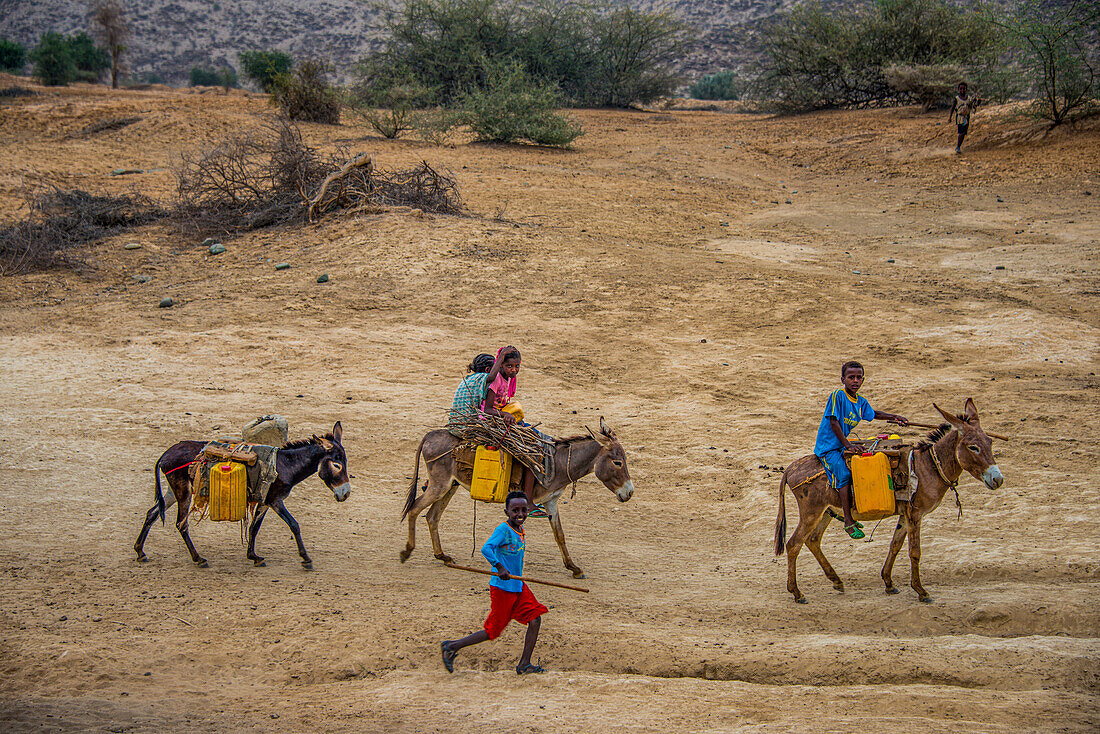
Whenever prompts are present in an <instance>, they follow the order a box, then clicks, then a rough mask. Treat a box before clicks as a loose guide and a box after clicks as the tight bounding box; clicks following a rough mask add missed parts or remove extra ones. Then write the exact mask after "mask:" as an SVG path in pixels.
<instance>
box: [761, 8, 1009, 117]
mask: <svg viewBox="0 0 1100 734" xmlns="http://www.w3.org/2000/svg"><path fill="white" fill-rule="evenodd" d="M760 50H761V52H762V62H761V73H760V75H759V76H758V78H757V79H756V81H755V83H754V85H753V95H754V96H756V97H757V98H759V99H763V100H769V101H770V102H771V104H773V105H774V106H775V107H776V108H777V109H779V110H783V111H789V112H800V111H807V110H813V109H824V108H830V107H868V106H874V105H886V104H904V103H908V102H910V101H912V100H913V97H912V95H911V94H910V93H908V92H902V91H899V90H898V89H896V88H895V87H893V86H891V84H890V83H889V82H888V80H887V79H886V74H885V69H886V68H887V67H890V66H909V67H915V66H924V67H931V66H945V65H958V66H960V67H965V66H968V65H970V64H975V63H980V62H986V61H988V60H989V59H990V58H992V57H994V56H995V55H996V53H997V50H998V46H997V39H996V34H995V31H994V29H993V27H992V26H991V24H990V23H989V22H988V20H987V19H986V18H985V17H984V16H983V15H982V14H979V13H976V12H972V11H967V10H964V9H960V8H957V7H955V6H953V5H950V4H948V3H947V2H946V0H876V2H874V3H870V2H866V1H864V2H861V3H859V4H857V5H855V6H854V7H852V8H850V9H848V10H827V9H826V8H825V7H824V6H822V5H821V4H820V3H818V2H809V3H805V4H802V5H798V6H795V7H794V8H793V9H791V10H790V11H789V12H787V13H782V14H780V15H778V16H776V18H775V19H774V20H773V21H771V22H770V23H768V24H767V25H766V26H765V27H764V29H763V31H762V33H761V41H760Z"/></svg>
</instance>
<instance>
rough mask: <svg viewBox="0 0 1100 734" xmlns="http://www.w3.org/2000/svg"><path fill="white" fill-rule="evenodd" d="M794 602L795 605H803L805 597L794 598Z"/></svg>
mask: <svg viewBox="0 0 1100 734" xmlns="http://www.w3.org/2000/svg"><path fill="white" fill-rule="evenodd" d="M794 601H795V604H805V603H806V597H804V596H796V597H795V598H794Z"/></svg>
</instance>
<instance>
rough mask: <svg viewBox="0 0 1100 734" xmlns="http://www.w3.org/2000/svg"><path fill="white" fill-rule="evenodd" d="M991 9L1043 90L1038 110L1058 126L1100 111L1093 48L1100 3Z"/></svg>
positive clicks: (1072, 0) (1068, 1)
mask: <svg viewBox="0 0 1100 734" xmlns="http://www.w3.org/2000/svg"><path fill="white" fill-rule="evenodd" d="M987 13H988V18H989V20H990V22H991V23H992V24H993V25H995V26H996V27H997V28H999V29H1001V30H1002V31H1004V32H1006V33H1007V34H1008V35H1009V37H1010V38H1011V39H1012V40H1013V41H1014V42H1015V45H1016V47H1017V48H1018V49H1019V50H1020V52H1021V55H1022V59H1023V65H1024V68H1025V70H1026V71H1027V73H1028V76H1029V81H1030V83H1031V85H1032V87H1033V89H1034V91H1036V92H1037V93H1038V99H1037V100H1036V103H1035V111H1036V113H1037V114H1038V115H1039V116H1040V117H1042V118H1044V119H1046V120H1049V121H1050V123H1051V125H1052V126H1054V125H1060V124H1062V123H1063V122H1067V121H1070V120H1072V119H1074V118H1075V117H1079V116H1083V115H1087V114H1094V113H1096V112H1097V111H1100V110H1098V105H1097V102H1098V98H1100V85H1098V83H1097V78H1096V71H1097V70H1096V63H1097V62H1096V51H1095V48H1094V47H1091V46H1090V42H1092V41H1094V40H1095V38H1096V36H1097V35H1098V34H1100V5H1097V4H1096V3H1095V2H1093V1H1092V0H1063V1H1062V2H1052V1H1051V0H1031V1H1030V2H1020V3H1018V4H1017V5H1016V6H1015V8H1013V9H1011V10H1009V11H1007V12H1001V11H998V10H996V9H993V10H987Z"/></svg>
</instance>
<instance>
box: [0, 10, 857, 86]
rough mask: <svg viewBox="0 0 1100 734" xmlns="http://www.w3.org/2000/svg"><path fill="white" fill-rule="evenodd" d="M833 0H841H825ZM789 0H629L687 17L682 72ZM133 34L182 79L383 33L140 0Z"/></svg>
mask: <svg viewBox="0 0 1100 734" xmlns="http://www.w3.org/2000/svg"><path fill="white" fill-rule="evenodd" d="M834 1H836V2H837V4H842V2H843V0H834ZM795 2H796V0H727V1H726V2H722V1H720V0H703V1H702V2H692V1H690V0H674V1H673V2H651V1H646V0H632V1H630V2H629V3H628V4H631V5H634V6H636V7H641V8H654V7H665V8H670V9H672V10H674V11H675V12H676V13H677V14H678V15H679V16H680V17H681V18H682V19H683V20H684V21H686V22H687V23H688V24H690V25H691V26H692V27H693V29H694V33H695V38H696V40H697V44H696V45H695V47H694V48H693V50H692V51H691V53H690V54H689V55H688V57H687V58H685V59H684V61H683V63H682V65H681V68H682V70H683V71H684V73H685V76H687V77H688V78H694V77H698V76H699V75H701V74H705V73H712V72H715V71H720V70H721V69H725V68H729V67H731V66H739V65H741V64H743V63H745V62H746V61H747V60H749V54H750V53H751V51H750V50H749V49H748V47H747V44H746V40H747V38H748V36H749V35H750V34H751V32H752V30H753V29H754V28H755V27H756V26H757V25H758V24H759V23H760V22H761V21H762V20H765V19H767V18H769V17H771V16H772V15H774V14H775V13H776V12H777V11H779V10H781V9H783V8H786V7H790V6H791V5H793V4H795ZM86 8H87V6H86V5H85V3H83V2H73V1H72V0H36V1H34V2H31V1H29V0H0V36H3V37H6V38H9V39H12V40H15V41H18V42H20V43H22V44H24V45H26V46H27V47H28V48H29V47H31V46H33V45H34V44H35V43H36V42H37V39H38V37H39V35H40V34H42V33H44V32H46V31H58V32H62V33H76V32H79V31H86V30H88V29H89V25H88V22H87V20H86V18H87V9H86ZM128 17H129V20H130V25H131V28H132V30H133V38H132V39H131V42H130V52H129V54H128V61H129V65H130V68H131V70H132V72H133V73H134V74H136V75H148V74H152V73H155V74H158V75H160V76H161V77H162V78H163V79H164V80H165V81H167V82H170V83H175V84H182V83H186V80H187V77H188V73H189V71H190V69H191V67H193V66H202V67H222V66H232V67H234V68H236V67H237V66H238V62H237V53H238V52H240V51H246V50H250V49H259V48H274V49H278V50H280V51H286V52H288V53H290V54H292V55H293V56H295V57H307V56H317V57H321V58H326V59H330V60H331V61H332V62H333V63H334V64H335V66H336V68H337V74H338V76H340V77H345V78H346V76H347V75H348V73H349V72H350V71H351V69H352V67H353V66H354V65H355V62H356V60H358V58H359V57H360V56H361V55H362V54H363V53H365V52H367V51H369V50H371V49H372V48H377V47H378V45H379V44H380V43H381V38H382V36H383V33H382V31H381V30H380V28H379V27H378V22H377V13H376V11H374V10H372V7H371V5H370V4H368V3H365V2H362V1H361V0H236V1H234V0H223V1H220V2H212V1H210V0H145V2H142V3H140V4H131V5H130V8H129V12H128Z"/></svg>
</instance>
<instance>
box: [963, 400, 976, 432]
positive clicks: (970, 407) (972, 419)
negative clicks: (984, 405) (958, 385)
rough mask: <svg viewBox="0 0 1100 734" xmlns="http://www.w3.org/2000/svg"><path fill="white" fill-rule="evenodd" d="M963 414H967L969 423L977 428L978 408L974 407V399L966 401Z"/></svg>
mask: <svg viewBox="0 0 1100 734" xmlns="http://www.w3.org/2000/svg"><path fill="white" fill-rule="evenodd" d="M963 413H965V414H966V420H967V422H968V423H972V424H974V425H975V426H976V425H978V406H976V405H974V398H967V399H966V405H965V406H964V407H963Z"/></svg>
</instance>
